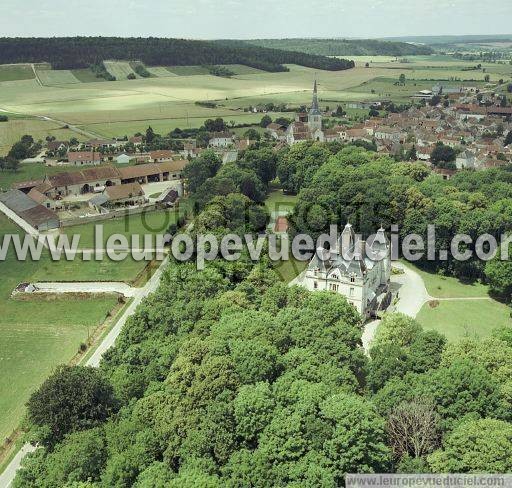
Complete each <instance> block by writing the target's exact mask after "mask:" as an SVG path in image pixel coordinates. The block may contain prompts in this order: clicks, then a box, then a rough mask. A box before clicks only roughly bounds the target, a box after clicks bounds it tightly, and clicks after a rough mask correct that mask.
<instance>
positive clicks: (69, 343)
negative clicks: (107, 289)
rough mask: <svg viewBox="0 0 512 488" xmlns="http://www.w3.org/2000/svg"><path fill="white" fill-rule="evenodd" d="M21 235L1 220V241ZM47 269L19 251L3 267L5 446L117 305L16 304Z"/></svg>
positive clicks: (0, 422)
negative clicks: (22, 288)
mask: <svg viewBox="0 0 512 488" xmlns="http://www.w3.org/2000/svg"><path fill="white" fill-rule="evenodd" d="M19 232H21V231H20V230H19V229H18V228H17V227H16V226H15V225H14V224H13V223H11V222H10V221H9V220H8V219H7V218H6V217H4V216H3V215H0V239H2V240H3V235H5V234H14V233H19ZM41 266H44V261H43V263H40V262H34V261H31V260H26V261H18V260H17V259H16V258H15V256H14V253H13V251H10V252H9V254H8V256H7V259H6V260H5V261H2V262H0V270H1V275H2V279H1V280H0V310H2V313H1V314H0V332H1V334H2V340H1V341H0V371H1V373H2V374H0V442H2V441H3V440H4V439H5V438H6V437H7V436H8V435H9V434H10V433H11V432H12V431H13V430H14V429H15V428H16V427H17V426H18V424H19V422H20V419H21V417H22V415H23V412H24V410H25V407H24V405H25V402H26V401H27V399H28V397H29V395H30V393H31V392H32V391H33V390H34V389H35V388H37V386H38V385H39V384H40V383H41V382H42V381H43V380H44V379H45V378H46V377H47V376H48V374H50V372H51V371H52V369H53V368H55V367H56V366H57V365H58V364H61V363H65V362H68V361H69V360H70V359H71V358H72V357H73V356H74V355H75V354H76V352H77V350H78V347H79V345H80V343H82V342H85V341H86V340H87V337H88V335H90V334H91V333H92V332H93V331H94V329H96V328H97V327H98V326H100V325H101V324H102V323H103V322H104V321H105V319H106V318H107V315H108V314H109V312H110V311H111V310H112V309H114V307H116V304H117V299H116V297H114V296H113V295H112V296H110V295H106V296H101V297H99V296H98V297H95V298H89V297H70V296H66V297H59V298H55V297H44V296H40V297H30V298H29V299H19V298H18V299H12V298H10V295H11V292H12V291H13V289H14V288H15V287H16V286H17V285H18V284H19V283H20V282H23V281H30V280H31V279H32V278H33V277H34V276H38V277H39V278H42V277H44V276H45V274H44V273H41V271H40V270H41Z"/></svg>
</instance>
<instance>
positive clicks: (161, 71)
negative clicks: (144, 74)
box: [146, 66, 178, 78]
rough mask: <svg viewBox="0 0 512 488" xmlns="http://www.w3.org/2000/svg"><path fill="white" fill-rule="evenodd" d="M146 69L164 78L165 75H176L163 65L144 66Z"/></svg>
mask: <svg viewBox="0 0 512 488" xmlns="http://www.w3.org/2000/svg"><path fill="white" fill-rule="evenodd" d="M146 69H147V70H148V71H149V72H150V73H151V74H152V75H153V76H156V77H157V78H166V77H167V76H178V75H177V74H176V73H173V72H172V71H170V70H169V69H168V68H166V67H165V66H146Z"/></svg>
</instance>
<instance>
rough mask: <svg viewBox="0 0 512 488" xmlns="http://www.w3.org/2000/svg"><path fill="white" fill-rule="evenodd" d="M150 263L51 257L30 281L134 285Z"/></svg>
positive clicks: (78, 257) (42, 263) (129, 260)
mask: <svg viewBox="0 0 512 488" xmlns="http://www.w3.org/2000/svg"><path fill="white" fill-rule="evenodd" d="M148 263H149V261H135V260H134V259H133V258H132V257H131V256H129V257H127V258H126V259H124V260H123V261H112V260H110V259H109V258H108V256H105V258H104V259H103V260H101V261H94V260H91V261H84V260H83V259H82V254H79V255H77V257H76V259H74V260H73V261H66V260H65V259H61V260H59V261H53V260H52V259H51V258H50V257H49V256H47V257H45V258H44V259H42V260H41V261H40V262H39V266H38V268H37V270H36V271H35V272H34V273H33V274H32V275H31V276H30V281H124V282H126V283H133V282H134V281H135V280H137V278H138V276H139V275H140V274H141V273H142V272H143V271H144V269H145V268H146V266H147V265H148Z"/></svg>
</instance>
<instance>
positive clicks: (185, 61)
mask: <svg viewBox="0 0 512 488" xmlns="http://www.w3.org/2000/svg"><path fill="white" fill-rule="evenodd" d="M105 59H123V60H130V61H141V62H143V63H145V64H146V65H148V66H189V65H207V66H211V65H218V64H244V65H246V66H251V67H253V68H259V69H262V70H265V71H270V72H277V71H287V70H288V68H286V66H284V65H285V64H298V65H301V66H307V67H310V68H317V69H323V70H331V71H338V70H344V69H349V68H353V67H354V63H353V61H348V60H345V59H333V58H327V57H325V56H317V55H312V54H305V53H298V52H292V51H282V50H278V49H267V48H261V47H257V46H251V45H250V44H243V43H235V44H223V43H215V42H212V41H195V40H184V39H168V38H156V37H150V38H120V37H53V38H5V37H4V38H0V64H7V63H38V62H48V63H50V64H51V65H52V67H53V68H54V69H78V68H88V67H89V66H91V65H100V64H101V63H102V61H103V60H105Z"/></svg>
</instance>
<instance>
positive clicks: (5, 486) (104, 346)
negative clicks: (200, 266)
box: [0, 258, 169, 488]
mask: <svg viewBox="0 0 512 488" xmlns="http://www.w3.org/2000/svg"><path fill="white" fill-rule="evenodd" d="M168 263H169V258H165V259H164V260H163V261H162V264H161V265H160V267H159V268H158V269H157V270H156V271H155V273H154V274H153V276H152V277H151V279H150V280H149V281H148V282H147V283H146V285H145V286H144V287H142V288H135V289H134V290H136V292H135V293H134V295H133V300H132V302H131V303H130V305H128V307H127V308H126V310H125V311H124V312H123V314H122V315H121V317H119V319H118V320H117V322H116V324H115V325H114V327H112V329H111V330H110V332H109V333H108V334H107V335H106V336H105V338H104V339H103V340H102V342H101V343H100V344H99V346H98V347H97V348H96V350H95V351H94V353H93V354H92V355H91V357H90V358H89V359H88V360H87V362H86V363H85V364H86V366H92V367H94V368H97V367H98V366H99V364H100V361H101V358H102V357H103V354H105V352H106V351H108V350H109V349H110V348H111V347H112V346H113V345H114V344H115V342H116V339H117V337H118V336H119V334H120V333H121V330H122V329H123V327H124V325H125V324H126V321H127V320H128V318H129V317H130V316H131V315H133V313H134V312H135V310H136V309H137V307H138V306H139V305H140V303H141V302H142V300H144V298H146V297H147V296H148V295H150V294H151V293H153V292H154V291H155V290H156V289H157V288H158V285H159V284H160V279H161V278H162V274H163V272H164V270H165V268H166V267H167V264H168ZM34 449H35V448H34V447H33V446H32V445H30V444H25V445H24V446H23V447H22V448H21V449H20V450H19V451H18V453H17V454H16V455H15V456H14V458H13V459H12V461H11V462H10V463H9V464H8V466H7V467H6V468H5V471H4V472H3V473H2V474H0V488H9V487H10V486H11V484H12V482H13V480H14V477H15V476H16V471H17V470H18V469H19V467H20V465H21V461H22V460H23V458H24V457H25V456H26V454H28V453H29V452H32V451H34Z"/></svg>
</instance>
